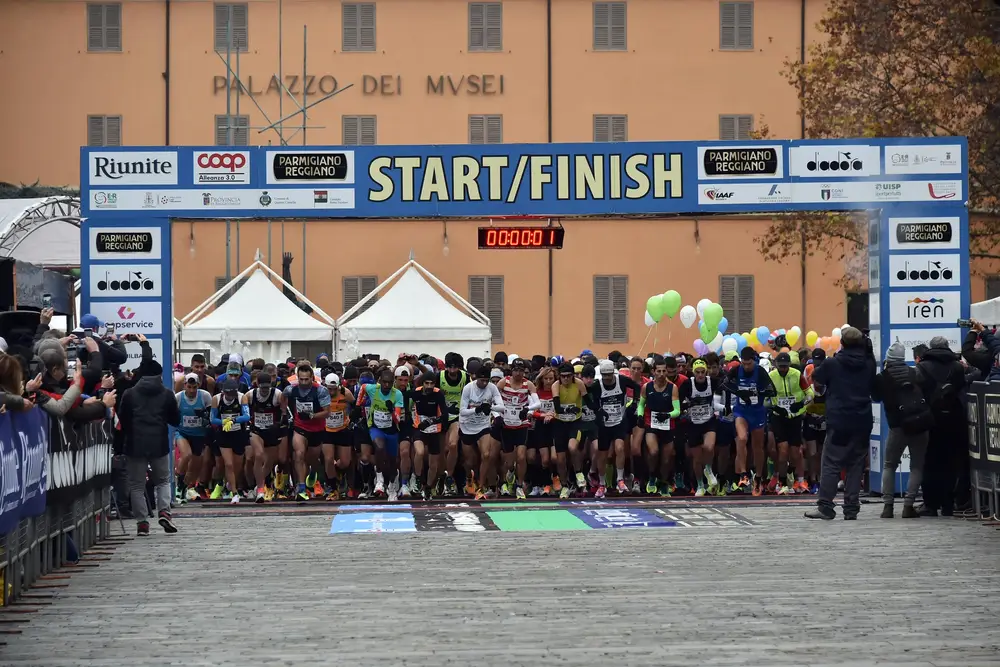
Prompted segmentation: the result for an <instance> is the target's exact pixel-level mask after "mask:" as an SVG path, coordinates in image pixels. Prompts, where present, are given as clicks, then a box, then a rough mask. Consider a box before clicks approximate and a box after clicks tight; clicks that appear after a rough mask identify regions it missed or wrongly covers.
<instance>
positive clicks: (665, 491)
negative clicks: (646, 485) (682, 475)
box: [658, 484, 673, 498]
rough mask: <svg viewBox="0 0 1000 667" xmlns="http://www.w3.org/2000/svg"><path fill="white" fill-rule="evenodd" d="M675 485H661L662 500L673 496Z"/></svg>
mask: <svg viewBox="0 0 1000 667" xmlns="http://www.w3.org/2000/svg"><path fill="white" fill-rule="evenodd" d="M672 489H673V485H671V484H660V487H659V489H658V491H659V492H660V497H661V498H669V497H670V496H671V495H673V490H672Z"/></svg>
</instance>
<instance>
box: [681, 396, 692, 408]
mask: <svg viewBox="0 0 1000 667" xmlns="http://www.w3.org/2000/svg"><path fill="white" fill-rule="evenodd" d="M690 407H691V401H689V400H688V399H686V398H685V399H684V400H683V401H681V410H687V409H688V408H690Z"/></svg>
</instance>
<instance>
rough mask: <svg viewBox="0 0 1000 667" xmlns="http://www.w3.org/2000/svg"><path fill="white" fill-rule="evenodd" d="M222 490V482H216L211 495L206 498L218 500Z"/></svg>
mask: <svg viewBox="0 0 1000 667" xmlns="http://www.w3.org/2000/svg"><path fill="white" fill-rule="evenodd" d="M223 491H224V489H223V488H222V484H216V485H215V488H214V489H212V495H210V496H209V497H208V499H209V500H219V499H220V498H222V493H223Z"/></svg>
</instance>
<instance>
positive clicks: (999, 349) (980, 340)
mask: <svg viewBox="0 0 1000 667" xmlns="http://www.w3.org/2000/svg"><path fill="white" fill-rule="evenodd" d="M987 337H989V338H987ZM987 341H990V342H987ZM997 353H1000V341H997V340H996V337H995V336H994V334H993V332H991V331H988V330H987V329H986V327H984V326H983V325H982V323H981V322H978V321H976V320H972V328H971V329H970V330H969V333H968V334H966V336H965V341H963V342H962V357H963V358H964V359H965V360H966V361H967V362H968V364H969V365H970V366H972V367H973V368H977V369H979V373H980V377H982V378H986V377H987V376H988V375H989V374H990V371H991V370H992V369H993V359H994V358H995V357H996V356H997Z"/></svg>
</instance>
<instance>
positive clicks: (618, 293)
mask: <svg viewBox="0 0 1000 667" xmlns="http://www.w3.org/2000/svg"><path fill="white" fill-rule="evenodd" d="M594 342H595V343H627V342H628V276H594Z"/></svg>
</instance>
